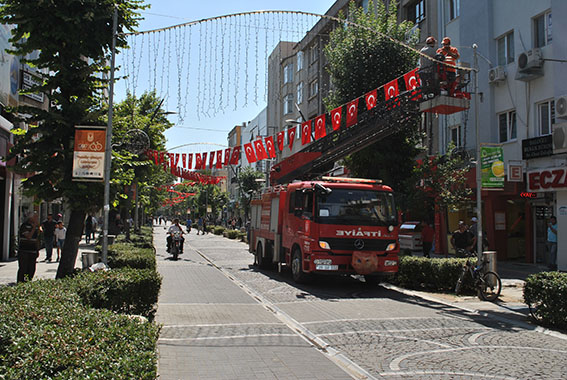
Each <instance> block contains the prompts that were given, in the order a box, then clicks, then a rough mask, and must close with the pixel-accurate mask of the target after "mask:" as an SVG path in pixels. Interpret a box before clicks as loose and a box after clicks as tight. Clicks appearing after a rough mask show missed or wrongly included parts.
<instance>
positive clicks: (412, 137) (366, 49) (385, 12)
mask: <svg viewBox="0 0 567 380" xmlns="http://www.w3.org/2000/svg"><path fill="white" fill-rule="evenodd" d="M368 9H369V11H368V12H365V11H364V10H363V8H360V7H356V5H355V3H354V2H351V3H350V6H349V9H348V20H349V21H351V22H354V23H356V24H358V25H361V26H363V27H365V28H361V27H354V26H351V25H349V24H347V23H345V24H342V25H339V26H338V27H337V28H336V29H335V30H333V31H332V32H331V35H330V40H329V43H328V44H327V45H326V47H325V55H326V57H327V60H328V61H329V65H328V72H329V74H330V75H331V81H332V84H333V87H332V91H331V92H330V93H329V96H328V97H327V98H326V99H325V105H326V108H327V109H332V108H335V107H337V106H339V105H341V104H344V103H346V102H348V101H350V100H352V99H355V98H358V97H360V96H362V95H363V94H365V93H366V92H368V91H371V90H373V89H375V88H377V87H379V86H381V85H383V84H386V83H387V82H389V81H391V80H393V79H395V78H397V77H399V76H400V75H402V74H404V73H406V72H408V71H410V70H411V69H413V68H415V66H416V63H417V56H416V53H415V52H414V51H413V50H411V49H408V48H407V47H405V46H403V45H401V44H399V43H396V42H393V41H392V39H394V40H398V41H405V42H406V43H407V44H410V45H412V44H415V43H416V42H417V35H415V34H414V35H412V34H411V33H410V30H411V28H412V27H413V24H412V23H411V22H408V21H404V22H402V23H398V21H397V2H395V1H391V2H389V6H388V7H386V5H384V2H382V1H372V0H371V1H370V2H369V5H368ZM340 17H343V18H344V15H341V16H340ZM366 28H368V29H370V30H368V29H366ZM408 36H411V37H409V38H408ZM389 37H390V38H389ZM391 38H392V39H391ZM378 99H379V101H380V100H384V94H383V93H380V92H379V94H378ZM418 123H419V120H417V119H416V120H415V127H414V128H411V129H404V130H402V131H400V132H398V133H396V134H394V135H391V136H389V137H387V138H385V139H383V140H381V141H378V142H376V143H374V144H373V145H371V146H369V147H367V148H365V149H363V150H361V151H359V152H357V153H354V154H352V155H350V156H348V157H347V158H346V159H345V160H344V161H345V163H346V166H347V167H348V168H349V169H350V170H351V171H352V173H353V175H355V176H359V177H366V178H380V179H382V180H384V182H385V183H386V184H388V185H390V186H392V187H393V188H394V190H396V191H404V187H403V183H404V181H405V178H406V177H408V176H409V175H410V174H411V170H412V167H413V160H414V158H415V156H416V155H417V154H418V153H419V150H418V149H417V148H416V145H417V143H418V141H419V133H418V128H417V126H418V125H419V124H418ZM392 127H395V126H394V125H393V126H392Z"/></svg>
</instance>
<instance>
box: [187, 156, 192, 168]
mask: <svg viewBox="0 0 567 380" xmlns="http://www.w3.org/2000/svg"><path fill="white" fill-rule="evenodd" d="M192 167H193V153H189V154H187V169H191V168H192Z"/></svg>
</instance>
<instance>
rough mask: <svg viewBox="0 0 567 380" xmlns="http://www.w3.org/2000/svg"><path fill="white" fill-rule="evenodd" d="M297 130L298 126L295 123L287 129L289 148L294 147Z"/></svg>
mask: <svg viewBox="0 0 567 380" xmlns="http://www.w3.org/2000/svg"><path fill="white" fill-rule="evenodd" d="M296 131H297V127H296V126H295V125H294V126H293V127H290V128H288V129H287V140H288V142H289V149H293V141H294V140H295V132H296Z"/></svg>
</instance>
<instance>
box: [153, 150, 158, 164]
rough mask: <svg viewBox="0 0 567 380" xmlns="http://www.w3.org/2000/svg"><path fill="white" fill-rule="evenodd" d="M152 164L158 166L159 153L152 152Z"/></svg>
mask: <svg viewBox="0 0 567 380" xmlns="http://www.w3.org/2000/svg"><path fill="white" fill-rule="evenodd" d="M154 162H155V163H156V165H159V152H158V151H157V150H154Z"/></svg>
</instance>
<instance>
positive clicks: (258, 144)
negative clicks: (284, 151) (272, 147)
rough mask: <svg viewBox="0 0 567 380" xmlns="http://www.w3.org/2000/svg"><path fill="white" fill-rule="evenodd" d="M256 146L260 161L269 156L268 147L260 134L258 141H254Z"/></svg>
mask: <svg viewBox="0 0 567 380" xmlns="http://www.w3.org/2000/svg"><path fill="white" fill-rule="evenodd" d="M254 148H255V149H256V158H257V159H258V161H259V160H265V159H267V158H268V153H266V148H265V147H264V143H263V142H262V137H261V136H258V138H257V139H256V141H254Z"/></svg>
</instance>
